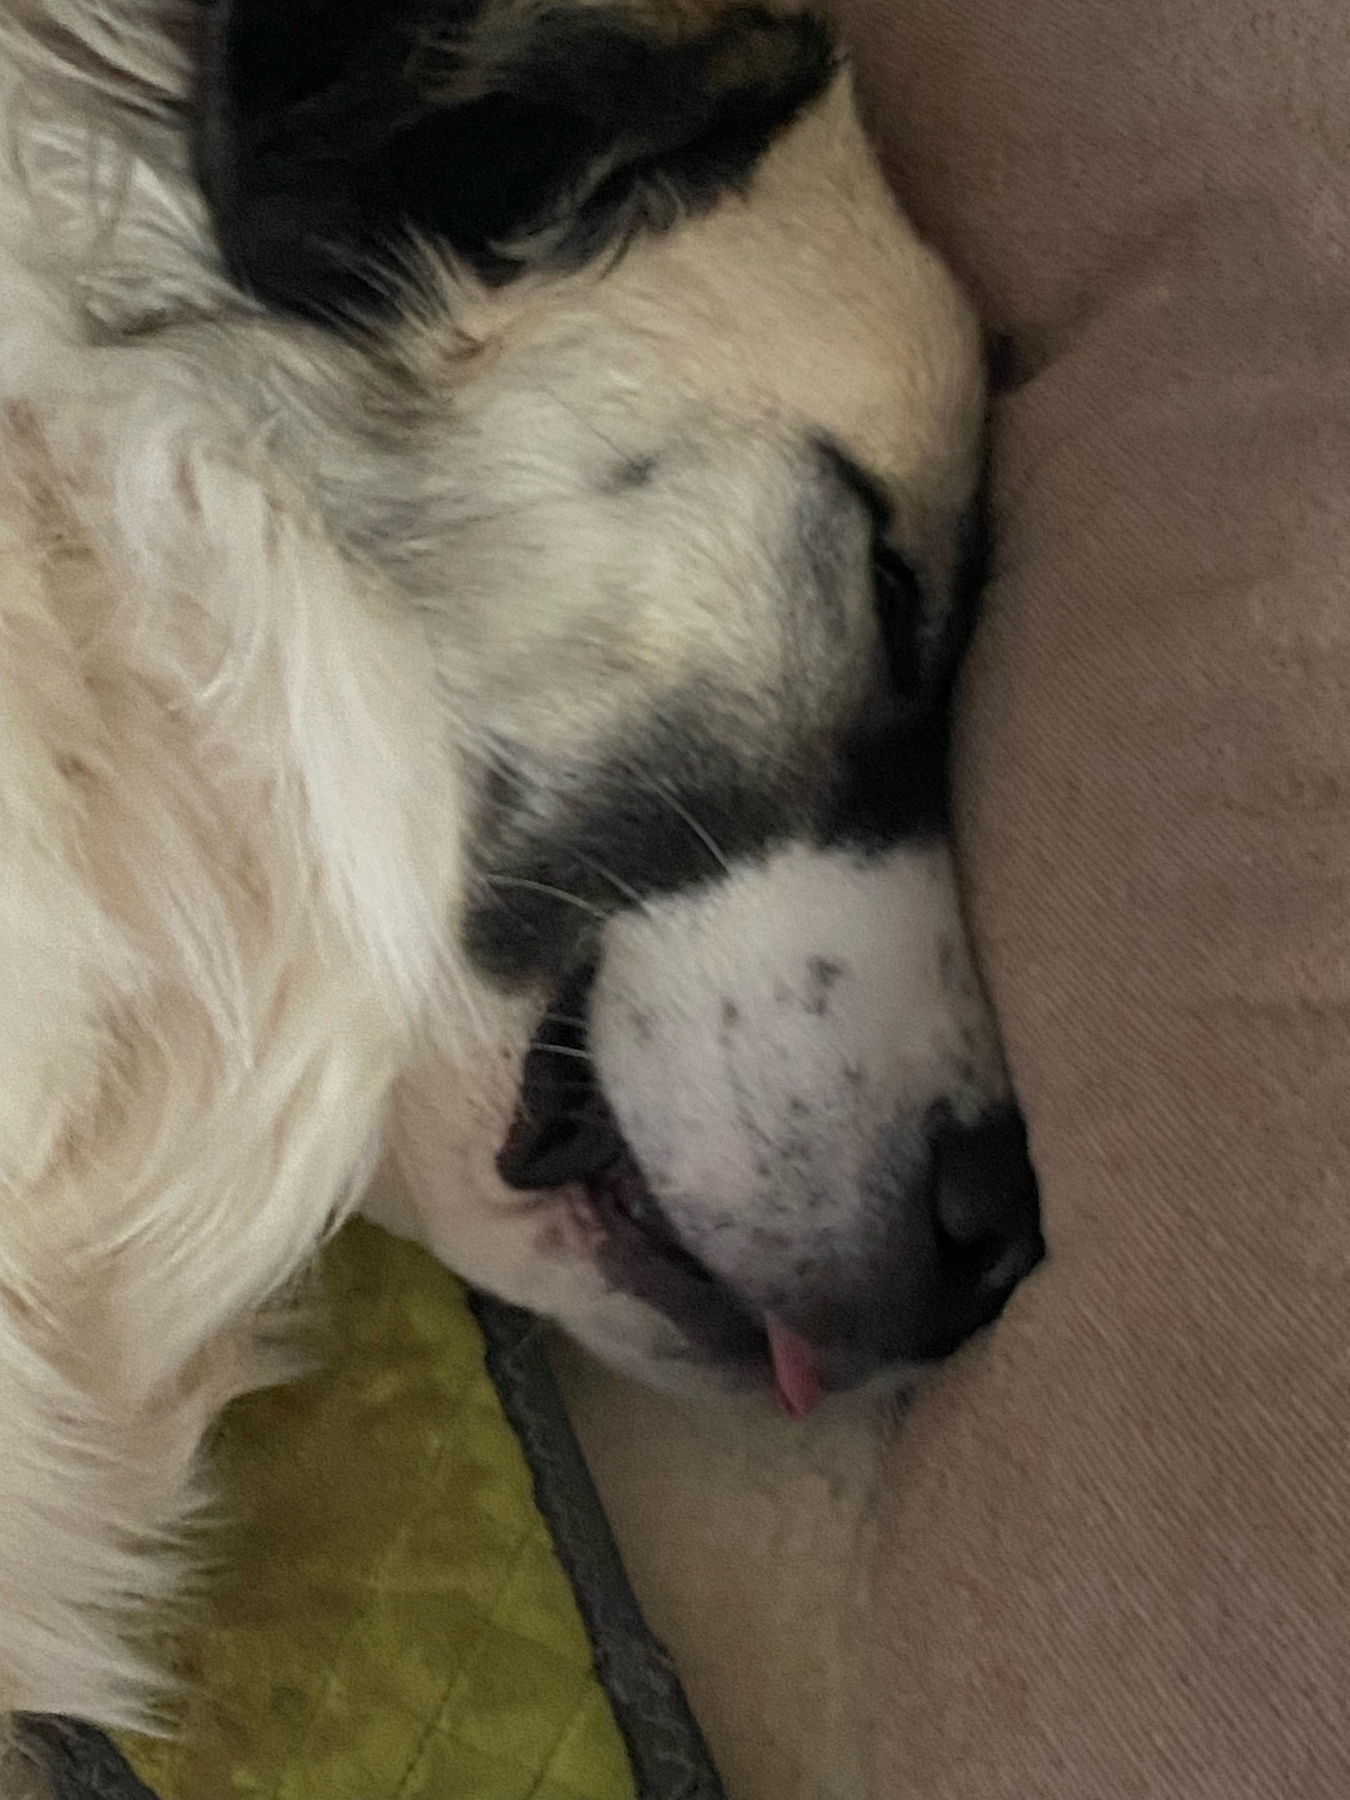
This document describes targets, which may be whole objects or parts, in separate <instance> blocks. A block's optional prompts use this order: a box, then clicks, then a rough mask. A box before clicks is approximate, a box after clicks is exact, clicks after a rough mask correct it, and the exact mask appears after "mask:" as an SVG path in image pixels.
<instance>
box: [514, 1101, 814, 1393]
mask: <svg viewBox="0 0 1350 1800" xmlns="http://www.w3.org/2000/svg"><path fill="white" fill-rule="evenodd" d="M588 1111H589V1112H590V1115H591V1116H590V1118H589V1119H588V1121H587V1127H588V1129H589V1130H590V1131H591V1132H592V1133H593V1134H594V1136H593V1142H594V1144H595V1145H596V1147H597V1150H598V1148H599V1145H600V1142H601V1139H602V1134H607V1135H608V1144H609V1147H610V1151H611V1153H610V1154H608V1155H607V1156H606V1157H605V1160H604V1162H603V1166H602V1167H600V1168H598V1169H596V1170H594V1171H593V1172H592V1173H591V1174H589V1175H587V1176H585V1177H584V1178H576V1179H572V1180H569V1181H564V1182H561V1183H558V1184H556V1185H554V1184H550V1185H548V1186H544V1187H538V1188H529V1189H526V1190H525V1191H526V1192H527V1193H528V1194H529V1196H530V1200H531V1202H532V1203H533V1204H535V1205H549V1204H560V1205H565V1206H567V1207H568V1208H569V1210H571V1211H572V1212H573V1213H581V1214H584V1216H585V1217H586V1218H587V1220H588V1221H589V1222H591V1223H592V1224H593V1225H594V1226H595V1228H596V1230H597V1234H598V1246H599V1247H598V1253H597V1260H598V1261H599V1264H600V1266H601V1269H602V1271H603V1272H604V1273H605V1274H606V1275H607V1277H608V1278H609V1279H610V1280H611V1281H612V1282H613V1284H614V1286H615V1287H617V1288H620V1289H622V1290H623V1291H625V1292H628V1293H631V1294H633V1295H634V1297H635V1298H637V1299H640V1300H644V1301H646V1302H647V1303H648V1304H649V1305H652V1306H654V1307H655V1308H656V1309H657V1310H658V1311H661V1312H663V1313H664V1314H665V1315H666V1316H667V1317H668V1318H670V1319H671V1320H672V1322H673V1323H675V1324H676V1325H678V1326H679V1327H680V1329H681V1331H682V1332H683V1334H684V1336H685V1337H686V1339H687V1340H688V1341H689V1342H690V1343H691V1344H692V1345H693V1346H694V1347H695V1349H696V1350H697V1351H701V1352H703V1353H704V1354H705V1355H707V1356H708V1358H709V1360H711V1361H713V1362H715V1363H718V1364H721V1365H723V1366H727V1365H732V1366H734V1367H736V1368H738V1369H739V1370H740V1371H741V1372H742V1374H743V1375H745V1376H748V1377H749V1379H750V1380H751V1381H752V1383H753V1384H754V1385H755V1386H757V1387H760V1388H762V1389H766V1390H768V1391H769V1392H771V1393H772V1394H773V1395H774V1397H775V1398H776V1400H777V1402H778V1405H779V1407H780V1409H781V1410H782V1411H783V1412H784V1413H786V1414H787V1415H788V1417H789V1418H792V1419H802V1418H805V1417H806V1415H807V1414H808V1413H809V1412H811V1411H812V1409H813V1408H814V1407H815V1406H816V1405H817V1404H818V1402H819V1401H820V1400H821V1399H822V1398H823V1395H824V1389H823V1387H822V1384H821V1379H820V1374H819V1369H818V1366H817V1362H816V1358H815V1353H814V1351H813V1350H812V1348H811V1346H810V1345H809V1344H808V1342H807V1341H806V1339H805V1338H803V1337H802V1336H801V1335H800V1334H799V1333H798V1332H796V1331H794V1330H793V1329H792V1327H791V1326H790V1325H788V1324H787V1323H786V1321H784V1320H782V1319H780V1318H778V1317H777V1316H776V1315H774V1314H772V1313H761V1312H759V1311H758V1310H757V1309H755V1308H753V1307H752V1306H750V1305H749V1304H748V1303H747V1302H746V1301H744V1300H743V1299H742V1298H741V1297H740V1296H739V1295H738V1294H737V1293H736V1292H735V1290H734V1289H733V1288H731V1287H730V1286H729V1285H728V1284H727V1283H726V1282H725V1281H723V1280H722V1279H721V1277H719V1276H718V1275H717V1274H716V1273H715V1272H714V1271H713V1270H712V1269H710V1268H709V1267H708V1266H707V1264H706V1263H704V1262H703V1261H701V1260H700V1259H699V1258H698V1257H697V1256H695V1255H694V1254H693V1253H692V1252H691V1251H689V1250H688V1249H686V1248H685V1246H684V1245H683V1244H682V1243H681V1242H680V1240H679V1238H678V1237H677V1236H676V1235H675V1233H674V1232H673V1231H672V1230H671V1229H670V1226H669V1224H668V1223H667V1221H666V1218H665V1215H664V1213H663V1212H662V1210H661V1207H660V1205H659V1203H658V1202H657V1200H656V1198H655V1196H654V1195H653V1193H652V1190H651V1186H650V1184H649V1182H648V1181H647V1178H646V1176H645V1175H644V1173H643V1171H642V1168H641V1165H640V1164H639V1162H638V1160H637V1158H636V1156H635V1155H634V1154H633V1151H632V1149H631V1147H630V1146H629V1145H628V1143H627V1140H626V1139H625V1138H624V1137H623V1134H622V1133H621V1131H620V1130H619V1127H618V1125H617V1122H615V1121H614V1120H613V1115H612V1113H611V1111H610V1109H609V1106H608V1102H607V1101H605V1099H604V1097H603V1095H602V1094H600V1092H599V1090H598V1088H597V1089H596V1090H595V1092H594V1094H593V1095H592V1097H591V1099H590V1101H589V1102H588ZM533 1129H534V1127H533V1125H532V1124H531V1122H530V1121H529V1120H528V1119H527V1118H526V1119H522V1116H521V1114H520V1113H519V1112H518V1114H517V1118H516V1121H515V1123H514V1124H513V1126H512V1130H511V1133H510V1134H509V1135H508V1138H507V1141H506V1143H505V1144H504V1145H503V1147H502V1152H501V1155H500V1156H499V1159H498V1161H499V1166H501V1165H503V1164H504V1165H506V1166H508V1167H509V1166H510V1159H511V1156H512V1152H513V1149H514V1148H516V1147H517V1146H518V1144H519V1140H520V1137H521V1134H522V1133H529V1132H531V1131H532V1130H533ZM513 1185H516V1186H519V1185H520V1184H519V1182H518V1181H517V1182H515V1183H513Z"/></svg>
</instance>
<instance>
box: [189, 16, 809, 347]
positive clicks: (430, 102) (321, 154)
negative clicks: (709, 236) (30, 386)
mask: <svg viewBox="0 0 1350 1800" xmlns="http://www.w3.org/2000/svg"><path fill="white" fill-rule="evenodd" d="M834 67H835V56H834V49H833V44H832V40H831V37H830V33H829V31H828V29H827V28H826V26H825V25H824V24H823V23H822V22H821V21H820V20H819V19H818V18H816V17H815V16H814V15H812V14H806V13H803V14H795V15H792V16H790V17H787V18H779V17H776V16H775V15H774V14H772V13H770V12H768V11H766V10H765V9H764V8H762V7H760V6H757V5H748V4H747V5H738V6H735V7H733V8H731V9H730V10H729V11H728V12H727V14H726V15H725V17H724V18H723V19H722V20H720V21H719V23H718V24H717V25H716V26H715V27H714V28H713V29H712V30H711V31H708V32H705V33H703V34H701V35H699V36H693V37H690V36H678V35H674V34H673V33H672V34H671V35H669V36H667V37H661V36H658V35H656V34H655V32H654V30H653V28H652V27H651V26H650V25H649V24H648V23H646V22H644V20H643V19H641V18H638V17H635V16H633V15H631V14H629V13H627V12H625V11H624V10H623V9H622V8H621V7H619V6H616V5H595V6H566V5H552V6H550V5H545V6H543V7H532V6H529V5H527V4H520V5H518V6H510V5H502V4H498V5H496V6H493V5H491V4H488V5H484V4H483V0H397V4H395V5H392V6H391V5H387V4H381V3H380V0H210V13H209V26H208V31H207V40H206V50H205V53H204V58H203V66H202V73H201V81H200V90H199V108H198V128H197V166H198V171H199V177H200V180H201V183H202V186H203V189H204V191H205V193H206V196H207V199H208V201H209V203H210V205H211V208H212V212H213V215H214V218H215V223H216V230H217V233H218V236H219V238H220V242H221V246H222V249H223V252H224V255H225V259H226V261H227V263H228V265H229V267H230V269H231V272H232V273H233V274H234V276H235V277H236V279H237V280H238V281H239V282H240V283H241V284H242V285H243V286H245V287H247V288H249V289H250V290H251V291H253V292H254V293H256V294H258V295H259V296H260V297H261V298H263V299H264V300H266V301H268V302H270V303H271V304H273V305H275V306H277V307H280V308H283V309H285V310H287V311H292V312H297V313H301V314H304V315H306V316H309V317H312V318H318V319H320V320H323V321H326V322H330V323H331V322H334V321H338V320H342V319H344V318H351V317H353V316H354V315H359V314H361V313H367V312H371V311H378V310H379V309H380V308H381V307H382V306H384V305H387V304H388V303H389V302H390V301H391V300H392V299H393V297H394V296H395V295H396V293H397V291H398V288H399V286H400V284H401V282H402V280H403V279H404V278H405V277H406V275H407V273H408V272H409V271H408V268H407V264H408V255H407V252H408V249H409V246H410V243H411V240H412V239H413V237H414V236H427V237H431V238H434V239H439V240H441V241H442V242H444V243H446V244H448V245H449V246H450V248H451V249H452V250H454V251H455V252H456V253H457V254H458V255H459V256H461V257H462V258H464V259H465V260H466V261H467V262H469V263H470V264H471V265H472V266H473V267H474V268H476V269H477V270H478V272H479V273H480V274H481V275H482V276H484V277H485V278H486V279H488V280H490V281H494V282H501V281H506V280H509V279H510V278H511V277H512V276H514V275H516V274H519V273H521V272H522V271H523V270H524V269H526V268H529V267H532V266H538V264H539V263H540V262H545V263H547V264H549V265H551V266H560V267H567V266H575V265H577V264H580V263H582V262H584V261H586V260H587V259H589V258H590V257H593V256H595V255H597V254H599V253H601V252H604V251H607V250H609V249H611V248H614V247H618V246H621V245H622V244H623V243H624V242H626V241H627V240H628V239H629V238H630V237H631V236H632V235H633V234H634V233H635V232H637V231H639V230H643V229H651V230H661V229H664V228H667V227H668V226H670V225H671V224H672V223H673V222H674V220H675V219H676V218H677V217H678V216H679V214H680V213H681V212H682V211H685V210H697V209H699V208H706V207H707V206H709V205H711V204H712V203H713V202H714V201H715V200H716V199H717V197H718V196H719V195H720V194H722V193H723V192H725V191H726V190H727V189H729V188H735V187H736V186H737V185H738V184H741V183H743V182H744V181H745V179H746V178H747V177H748V176H749V174H750V172H751V170H752V169H753V168H754V165H755V163H756V162H757V161H758V159H759V157H760V156H761V155H762V153H763V151H764V149H765V148H766V146H767V145H768V143H769V141H770V139H771V138H772V137H773V136H774V134H775V133H776V132H777V131H779V130H780V129H781V128H782V127H783V126H784V125H785V124H787V123H788V122H789V121H790V120H791V119H792V118H794V117H795V116H796V114H797V113H798V112H799V111H800V110H801V108H802V107H803V106H805V105H806V104H807V103H808V102H809V101H811V100H812V99H813V98H815V96H816V95H818V94H819V93H820V92H821V91H822V89H823V88H824V87H825V86H826V84H827V83H828V81H829V79H830V77H831V75H832V73H833V70H834Z"/></svg>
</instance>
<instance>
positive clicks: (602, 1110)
mask: <svg viewBox="0 0 1350 1800" xmlns="http://www.w3.org/2000/svg"><path fill="white" fill-rule="evenodd" d="M591 979H592V972H591V971H585V972H583V973H582V974H581V975H579V976H577V977H575V978H574V979H573V980H572V981H571V982H569V983H568V985H567V987H566V988H565V989H564V990H563V991H562V992H561V993H560V994H559V996H558V998H557V1001H556V1003H555V1006H554V1008H553V1009H552V1010H551V1011H550V1012H549V1013H548V1014H547V1015H546V1016H545V1019H544V1022H543V1024H542V1025H541V1027H540V1029H539V1031H538V1032H537V1033H536V1035H535V1037H534V1039H533V1041H532V1043H531V1046H530V1049H529V1052H528V1055H527V1057H526V1061H525V1068H524V1075H523V1079H522V1084H521V1092H520V1099H519V1104H518V1107H517V1111H516V1116H515V1120H514V1123H513V1125H512V1128H511V1131H510V1133H509V1135H508V1137H507V1141H506V1143H505V1144H504V1145H503V1147H502V1149H501V1151H500V1153H499V1155H498V1158H497V1167H498V1171H499V1173H500V1175H501V1177H502V1179H503V1180H504V1181H505V1182H506V1183H507V1184H508V1186H510V1187H512V1188H515V1189H517V1190H520V1191H524V1192H539V1193H542V1192H546V1191H547V1192H554V1193H559V1192H561V1193H565V1194H566V1195H567V1196H568V1198H569V1199H570V1200H571V1201H572V1203H573V1204H583V1205H585V1207H586V1208H587V1209H588V1211H589V1212H590V1214H591V1215H592V1216H593V1218H594V1219H595V1221H596V1223H597V1224H598V1225H599V1227H600V1230H601V1238H602V1250H601V1252H600V1261H601V1265H602V1268H603V1269H604V1270H605V1272H606V1274H607V1275H608V1276H609V1278H610V1279H611V1280H612V1281H613V1282H614V1284H615V1285H616V1286H619V1287H622V1288H624V1289H625V1290H627V1291H629V1292H631V1293H633V1294H635V1295H636V1296H637V1297H638V1298H640V1299H643V1300H646V1301H647V1302H649V1303H650V1304H652V1305H654V1306H656V1307H657V1308H658V1309H659V1310H660V1311H662V1312H664V1313H665V1314H666V1315H667V1316H668V1317H669V1318H670V1319H671V1320H672V1321H673V1322H674V1323H675V1324H676V1325H678V1326H679V1327H680V1328H681V1330H682V1331H683V1332H684V1334H685V1336H686V1337H687V1338H688V1339H689V1340H690V1343H691V1345H692V1346H693V1347H694V1348H693V1350H691V1355H697V1354H702V1355H704V1356H705V1357H706V1358H707V1359H708V1360H711V1361H720V1362H726V1363H735V1364H741V1365H747V1364H748V1365H750V1366H751V1367H752V1369H753V1370H754V1371H756V1372H757V1373H758V1375H759V1376H760V1378H761V1379H763V1380H764V1381H765V1382H767V1384H768V1385H771V1386H772V1388H773V1390H774V1391H775V1393H776V1394H777V1397H778V1400H779V1402H780V1404H781V1405H782V1406H783V1408H784V1410H785V1411H787V1412H788V1413H790V1414H791V1415H793V1416H794V1417H800V1416H802V1415H804V1414H805V1413H807V1412H809V1411H810V1410H811V1408H812V1407H813V1406H814V1405H815V1404H816V1402H817V1401H818V1400H819V1399H820V1398H821V1396H822V1395H823V1394H824V1393H825V1392H827V1391H834V1390H841V1389H846V1388H850V1387H855V1386H858V1385H860V1384H861V1383H863V1382H865V1381H868V1380H869V1379H871V1378H872V1377H874V1376H876V1375H878V1374H879V1373H881V1372H882V1371H884V1370H888V1369H896V1368H898V1367H902V1366H904V1365H913V1364H923V1363H931V1362H935V1361H938V1360H940V1359H942V1358H944V1357H946V1356H948V1355H950V1354H951V1353H952V1352H953V1351H954V1350H956V1349H957V1348H958V1347H959V1346H960V1345H961V1344H962V1343H964V1342H965V1341H966V1339H967V1338H969V1337H970V1336H971V1335H972V1334H973V1333H975V1332H977V1331H979V1330H980V1329H981V1328H983V1327H984V1326H986V1325H989V1324H991V1323H992V1322H993V1320H994V1319H996V1318H997V1317H998V1315H999V1314H1000V1313H1001V1312H1002V1310H1003V1308H1004V1306H1005V1304H1006V1303H1007V1300H1008V1298H1009V1296H1010V1295H1011V1294H1012V1292H1013V1290H1014V1289H1015V1288H1016V1287H1017V1285H1018V1284H1019V1282H1020V1281H1021V1280H1022V1279H1023V1277H1024V1276H1026V1275H1027V1274H1029V1273H1030V1272H1031V1270H1032V1269H1034V1268H1035V1267H1036V1265H1037V1263H1038V1262H1040V1260H1041V1258H1042V1257H1043V1256H1044V1254H1045V1245H1044V1241H1043V1239H1042V1237H1041V1231H1040V1212H1039V1192H1038V1188H1037V1182H1036V1177H1035V1174H1034V1171H1033V1169H1032V1165H1031V1161H1030V1157H1029V1154H1028V1149H1027V1139H1026V1130H1025V1126H1024V1125H1023V1122H1022V1118H1021V1115H1020V1114H1019V1113H1018V1111H1017V1109H1016V1108H1015V1107H1014V1106H1012V1105H1011V1104H1006V1105H1001V1106H999V1107H996V1108H994V1109H992V1110H990V1111H988V1112H986V1113H985V1114H983V1115H982V1116H981V1117H980V1118H979V1119H978V1120H977V1121H975V1122H974V1123H972V1124H962V1123H959V1122H957V1121H956V1120H954V1119H952V1118H951V1117H950V1116H948V1115H946V1114H945V1113H943V1112H941V1111H938V1112H936V1113H935V1114H934V1116H933V1117H932V1119H930V1121H929V1123H928V1129H927V1133H926V1137H927V1145H928V1151H927V1159H926V1164H925V1169H924V1173H923V1176H922V1178H921V1179H920V1180H919V1181H918V1182H915V1181H914V1180H913V1179H912V1178H909V1179H907V1180H906V1181H905V1183H904V1184H903V1191H895V1192H888V1193H885V1194H884V1196H883V1197H884V1200H885V1206H886V1213H887V1215H888V1216H887V1226H886V1230H885V1233H884V1239H883V1243H884V1247H883V1248H882V1249H880V1250H879V1251H878V1253H877V1254H875V1255H872V1256H869V1257H867V1258H866V1259H865V1268H866V1273H865V1275H864V1276H863V1277H862V1278H858V1277H857V1276H854V1277H852V1278H848V1279H843V1280H840V1281H838V1282H837V1283H829V1284H826V1286H825V1289H824V1291H822V1290H821V1287H820V1286H819V1285H812V1284H811V1283H809V1282H808V1283H806V1284H804V1285H803V1286H802V1288H801V1291H800V1292H784V1293H783V1294H782V1295H781V1297H780V1298H779V1299H777V1300H776V1301H775V1303H774V1305H773V1306H772V1307H769V1308H766V1307H762V1306H760V1305H758V1304H756V1302H755V1301H754V1300H752V1299H751V1298H749V1297H747V1296H746V1295H744V1294H742V1293H740V1292H738V1291H737V1290H736V1289H735V1288H734V1287H733V1286H732V1285H731V1284H730V1283H728V1281H727V1280H726V1279H725V1278H724V1277H722V1276H721V1275H719V1273H718V1272H717V1271H716V1270H715V1269H713V1268H711V1267H710V1266H709V1265H708V1264H707V1263H706V1262H705V1261H702V1260H700V1259H699V1258H698V1257H696V1256H695V1255H694V1254H693V1253H692V1252H691V1251H690V1250H689V1249H688V1247H687V1246H686V1245H685V1244H684V1243H682V1242H681V1240H680V1237H679V1235H678V1233H677V1232H676V1230H675V1229H674V1227H673V1226H672V1224H671V1221H670V1219H669V1217H668V1216H667V1214H666V1212H665V1210H664V1209H663V1208H662V1205H661V1203H660V1200H659V1199H658V1197H657V1196H656V1195H655V1194H654V1193H653V1192H652V1189H651V1187H650V1185H649V1183H648V1181H647V1179H646V1176H645V1175H644V1173H643V1170H642V1168H641V1166H640V1164H639V1162H638V1160H637V1158H636V1156H635V1155H634V1153H633V1151H632V1149H631V1147H630V1146H629V1144H628V1142H627V1141H626V1139H625V1138H624V1135H623V1133H622V1131H621V1130H620V1128H619V1125H618V1122H617V1120H616V1119H615V1116H614V1113H613V1110H612V1109H611V1107H610V1105H609V1102H608V1100H607V1099H606V1097H605V1095H604V1093H603V1091H602V1089H601V1086H600V1083H599V1081H598V1080H597V1078H596V1075H595V1071H594V1067H593V1064H592V1062H591V1058H590V1052H589V1046H588V1028H587V1005H588V999H589V991H590V986H591ZM885 1180H886V1177H885V1176H884V1175H879V1176H878V1177H877V1181H879V1182H883V1183H884V1182H885Z"/></svg>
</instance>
